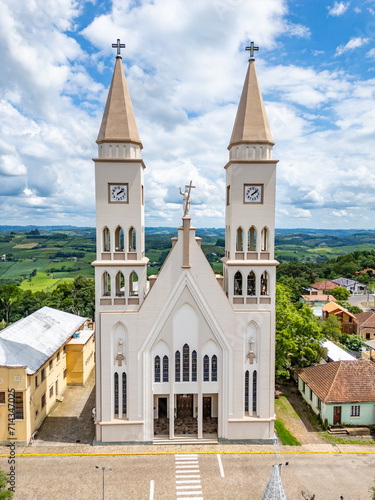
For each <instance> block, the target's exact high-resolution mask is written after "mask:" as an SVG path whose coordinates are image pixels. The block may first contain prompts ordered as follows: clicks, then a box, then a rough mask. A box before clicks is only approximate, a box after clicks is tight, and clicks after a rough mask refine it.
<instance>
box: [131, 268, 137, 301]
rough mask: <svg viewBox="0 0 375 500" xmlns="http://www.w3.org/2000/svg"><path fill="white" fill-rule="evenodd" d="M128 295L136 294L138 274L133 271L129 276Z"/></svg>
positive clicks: (133, 295)
mask: <svg viewBox="0 0 375 500" xmlns="http://www.w3.org/2000/svg"><path fill="white" fill-rule="evenodd" d="M129 295H130V296H131V297H135V296H137V295H138V275H137V273H136V272H135V271H133V272H132V273H131V274H130V276H129Z"/></svg>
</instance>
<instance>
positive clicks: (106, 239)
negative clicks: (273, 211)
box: [103, 227, 111, 252]
mask: <svg viewBox="0 0 375 500" xmlns="http://www.w3.org/2000/svg"><path fill="white" fill-rule="evenodd" d="M110 239H111V236H110V232H109V229H108V227H105V228H104V229H103V252H110V251H111V241H110Z"/></svg>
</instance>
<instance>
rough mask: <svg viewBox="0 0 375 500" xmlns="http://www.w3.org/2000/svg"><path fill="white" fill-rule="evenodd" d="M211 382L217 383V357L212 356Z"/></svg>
mask: <svg viewBox="0 0 375 500" xmlns="http://www.w3.org/2000/svg"><path fill="white" fill-rule="evenodd" d="M211 382H217V356H216V354H214V355H213V356H212V359H211Z"/></svg>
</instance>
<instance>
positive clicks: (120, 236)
mask: <svg viewBox="0 0 375 500" xmlns="http://www.w3.org/2000/svg"><path fill="white" fill-rule="evenodd" d="M124 248H125V245H124V230H123V229H122V227H120V226H118V227H117V228H116V231H115V251H116V252H123V251H124Z"/></svg>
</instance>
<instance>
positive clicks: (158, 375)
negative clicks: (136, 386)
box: [155, 356, 160, 382]
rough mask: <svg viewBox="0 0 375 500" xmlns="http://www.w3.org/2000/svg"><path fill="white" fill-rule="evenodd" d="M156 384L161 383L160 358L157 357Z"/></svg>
mask: <svg viewBox="0 0 375 500" xmlns="http://www.w3.org/2000/svg"><path fill="white" fill-rule="evenodd" d="M155 382H160V357H159V356H155Z"/></svg>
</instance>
